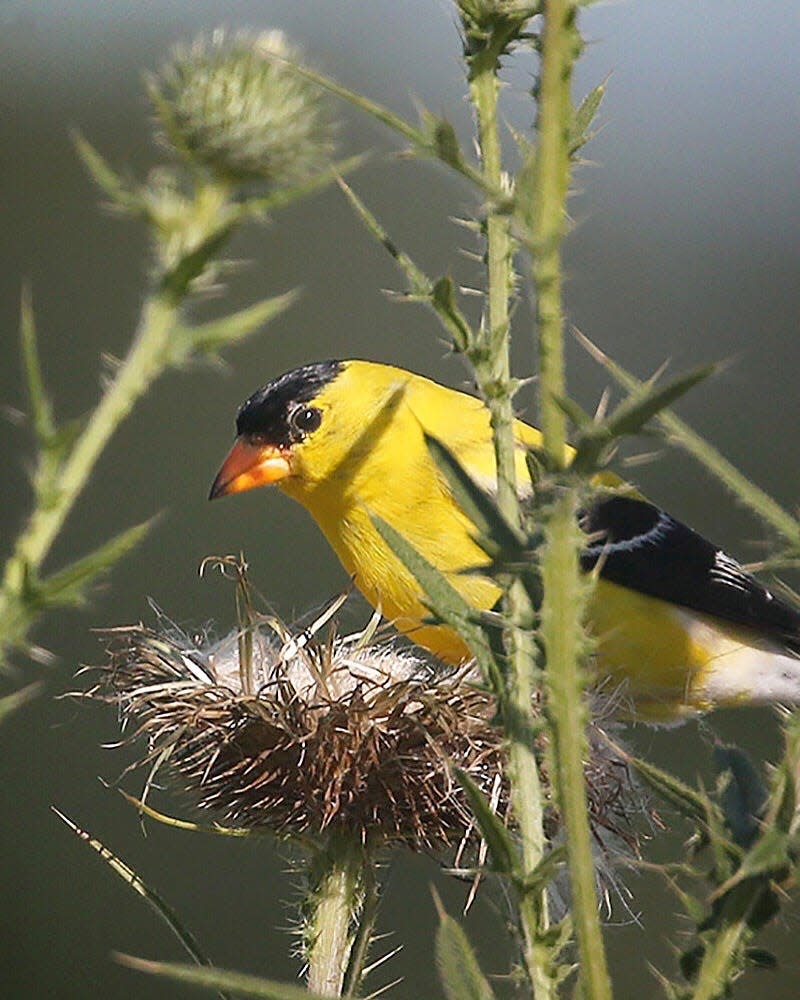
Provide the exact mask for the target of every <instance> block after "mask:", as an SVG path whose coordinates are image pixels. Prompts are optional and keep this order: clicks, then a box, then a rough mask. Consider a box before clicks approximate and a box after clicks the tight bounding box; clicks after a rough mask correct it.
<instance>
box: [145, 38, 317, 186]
mask: <svg viewBox="0 0 800 1000" xmlns="http://www.w3.org/2000/svg"><path fill="white" fill-rule="evenodd" d="M296 60H297V53H296V52H294V51H293V50H292V49H291V48H290V46H289V45H288V44H287V41H286V38H285V36H284V35H283V33H282V32H280V31H270V32H265V33H263V34H261V35H248V34H242V33H239V34H235V35H227V34H225V32H223V31H221V30H218V31H215V32H214V33H213V34H212V35H211V36H210V37H200V38H198V39H197V40H196V41H195V42H194V43H193V44H192V45H191V46H190V47H188V48H186V47H179V48H176V49H175V50H174V52H173V56H172V59H171V61H170V62H169V63H168V64H167V65H166V66H165V67H164V68H163V69H162V70H161V72H160V73H159V74H157V75H156V76H155V77H153V78H152V79H151V80H150V81H149V90H150V97H151V99H152V102H153V107H154V109H155V113H156V118H157V120H158V123H159V126H160V128H161V131H162V134H163V137H164V138H165V139H166V140H167V142H168V143H169V144H170V145H171V146H172V147H173V148H174V149H175V150H176V151H177V152H178V153H179V155H180V156H182V157H183V158H184V159H185V160H187V161H188V162H189V163H192V164H200V165H202V166H204V167H207V168H208V169H210V170H211V171H213V172H214V173H215V174H216V175H218V176H220V177H222V178H223V179H225V180H229V181H235V182H247V181H254V180H261V181H267V182H268V183H270V184H272V185H276V186H282V185H289V184H297V183H298V182H300V181H302V180H304V179H306V178H308V177H309V176H311V175H313V174H315V173H317V172H318V171H319V170H321V169H322V168H324V167H325V165H326V164H327V162H328V160H329V158H330V155H331V153H332V150H333V141H332V127H331V124H330V122H329V121H328V119H327V118H326V115H325V111H324V107H323V102H322V99H321V95H320V92H319V90H318V88H316V87H315V86H314V85H313V84H312V83H310V82H309V81H307V80H306V79H304V78H303V77H302V76H301V75H300V74H299V73H297V72H296V70H295V69H294V68H293V67H292V66H291V65H290V63H292V62H295V61H296Z"/></svg>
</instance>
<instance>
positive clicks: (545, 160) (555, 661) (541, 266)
mask: <svg viewBox="0 0 800 1000" xmlns="http://www.w3.org/2000/svg"><path fill="white" fill-rule="evenodd" d="M543 14H544V24H543V33H542V49H541V69H540V74H539V115H538V120H537V149H536V165H535V172H534V184H535V191H534V213H533V222H532V232H531V233H530V244H531V247H532V250H533V279H534V283H535V285H536V321H537V328H538V339H539V384H540V393H541V396H540V398H541V418H542V433H543V437H544V440H543V446H544V450H545V453H546V454H547V456H548V458H549V460H550V464H551V466H552V467H553V468H555V469H561V468H563V467H564V465H565V461H566V446H567V439H566V422H565V417H564V413H563V411H562V409H561V407H560V406H559V405H558V400H559V399H560V398H562V397H563V396H564V395H565V376H564V348H563V316H562V302H561V284H562V278H561V274H562V272H561V240H562V237H563V234H564V219H565V216H566V197H567V190H568V186H569V145H568V136H569V129H570V125H571V122H572V114H573V111H572V100H571V96H570V81H571V76H572V66H573V63H574V60H575V57H576V54H577V52H578V48H579V45H580V38H579V36H578V33H577V29H576V27H575V15H576V5H575V3H574V2H570V0H545V3H544V6H543ZM576 513H577V499H576V494H575V491H574V490H569V491H567V492H566V494H564V495H562V496H561V497H560V498H559V499H557V500H556V502H555V504H554V506H553V509H552V511H551V514H550V517H549V519H548V525H547V549H546V552H545V554H544V556H543V560H542V582H543V589H544V599H543V604H542V625H541V637H542V642H543V644H544V648H545V653H546V679H547V690H548V716H549V719H550V728H551V736H552V741H553V755H554V760H555V768H554V775H553V776H554V779H555V788H556V792H557V799H558V803H559V806H560V808H561V813H562V817H563V822H564V828H565V835H566V840H567V852H568V861H569V875H570V887H571V892H572V918H573V923H574V926H575V930H576V935H577V940H578V949H579V960H580V970H581V972H580V981H581V990H582V994H581V995H582V996H583V997H585V998H586V1000H590V998H591V1000H606V998H610V997H611V982H610V979H609V975H608V968H607V964H606V957H605V950H604V946H603V938H602V934H601V930H600V919H599V913H598V907H597V897H596V891H595V877H594V863H593V859H592V850H591V830H590V826H589V812H588V802H587V797H586V787H585V778H584V759H585V756H586V749H587V748H586V736H585V732H586V708H585V705H584V683H585V676H584V670H583V668H582V664H581V652H582V643H583V625H582V621H583V609H584V605H585V597H584V588H585V584H584V583H583V581H582V580H581V575H580V565H579V558H578V557H579V552H580V548H581V542H582V539H581V534H580V531H579V530H578V527H577V520H576Z"/></svg>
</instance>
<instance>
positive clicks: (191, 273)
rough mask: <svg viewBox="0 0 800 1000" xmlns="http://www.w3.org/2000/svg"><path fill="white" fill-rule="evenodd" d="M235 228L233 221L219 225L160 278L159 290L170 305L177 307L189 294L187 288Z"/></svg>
mask: <svg viewBox="0 0 800 1000" xmlns="http://www.w3.org/2000/svg"><path fill="white" fill-rule="evenodd" d="M234 228H235V221H231V222H228V223H226V224H225V225H221V226H220V227H219V228H218V229H215V230H214V231H213V232H212V233H211V234H210V235H209V236H207V237H206V238H205V239H204V240H203V241H202V242H201V243H199V244H198V246H196V247H195V248H194V250H191V251H189V252H188V253H185V254H184V255H183V256H182V257H180V258H179V259H178V261H177V263H176V264H174V266H172V267H171V268H170V269H169V270H167V271H165V272H164V274H163V275H162V276H161V281H160V283H159V290H160V292H161V294H162V295H164V296H166V297H167V298H168V300H169V301H170V303H171V304H172V305H174V306H177V305H179V304H180V303H181V301H182V300H183V299H184V298H185V296H186V295H187V293H188V292H189V286H190V285H191V283H192V282H193V281H194V280H195V279H196V278H199V277H200V275H201V274H202V273H203V272H204V271H205V269H206V267H207V265H208V262H209V261H210V260H211V258H212V257H213V256H214V254H215V253H216V252H217V251H218V250H220V249H221V248H222V246H224V244H225V243H226V242H227V240H228V238H229V237H230V235H231V233H232V232H233V230H234Z"/></svg>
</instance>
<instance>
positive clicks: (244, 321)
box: [176, 290, 299, 361]
mask: <svg viewBox="0 0 800 1000" xmlns="http://www.w3.org/2000/svg"><path fill="white" fill-rule="evenodd" d="M298 296H299V292H298V291H296V290H293V291H290V292H286V293H284V294H283V295H275V296H273V297H272V298H268V299H262V300H261V301H260V302H255V303H254V304H253V305H251V306H247V307H246V308H244V309H240V310H239V311H238V312H235V313H231V314H230V315H229V316H225V317H223V318H222V319H216V320H212V321H211V322H209V323H203V324H202V325H201V326H192V327H179V328H178V330H177V331H176V334H178V336H179V337H181V339H185V347H184V348H183V352H184V356H185V357H189V356H190V355H191V354H194V353H200V354H216V353H217V352H218V351H220V350H221V349H222V348H223V347H227V346H228V345H230V344H235V343H238V342H239V341H241V340H244V339H245V337H249V336H250V335H251V334H252V333H254V332H255V331H256V330H257V329H258V328H259V327H261V326H265V325H266V324H267V323H269V322H271V321H272V320H273V319H275V317H276V316H279V315H280V314H281V313H282V312H285V311H286V310H287V309H288V308H289V307H290V306H291V305H293V304H294V303H295V302H296V301H297V298H298ZM179 349H180V348H179ZM180 360H181V358H180V357H176V361H180Z"/></svg>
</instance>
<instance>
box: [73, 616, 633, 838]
mask: <svg viewBox="0 0 800 1000" xmlns="http://www.w3.org/2000/svg"><path fill="white" fill-rule="evenodd" d="M341 603H342V602H341V601H337V602H336V604H335V608H334V609H333V611H334V612H335V610H336V608H338V606H339V605H340V604H341ZM332 613H333V612H329V614H327V615H323V616H321V618H320V619H319V621H318V623H317V626H318V625H319V624H320V622H323V621H325V620H327V618H328V617H330V616H331V614H332ZM315 631H316V628H315V627H314V626H312V628H311V629H310V630H305V631H299V630H294V631H292V630H289V629H287V628H286V627H285V626H283V625H282V624H281V623H279V622H277V621H276V620H275V619H273V618H267V617H266V616H262V617H261V618H260V619H256V620H254V624H252V625H251V626H249V627H247V628H246V629H244V630H239V631H236V632H233V633H231V634H230V635H229V636H227V637H226V638H224V639H222V640H221V641H217V642H207V641H198V640H196V639H193V638H191V637H189V636H187V635H185V634H183V633H181V632H179V631H178V630H177V629H176V628H175V627H174V626H172V625H171V624H170V625H168V626H167V627H166V628H164V629H161V628H159V629H151V628H146V627H144V626H142V625H137V626H133V627H127V628H118V629H114V630H111V631H109V632H107V633H106V634H107V635H108V636H109V637H110V643H109V659H108V662H107V663H106V665H105V666H103V667H101V668H99V678H97V681H96V683H95V685H94V686H93V687H92V688H91V690H90V691H89V692H88V695H89V697H91V698H93V699H97V700H103V701H108V702H112V703H113V704H115V705H116V706H117V707H118V710H119V714H120V717H121V723H122V726H123V730H124V731H126V732H127V742H129V743H134V744H136V745H137V746H139V747H143V748H144V752H143V754H142V755H141V758H140V760H139V762H138V764H139V765H141V766H143V767H146V768H149V771H150V774H149V777H148V779H147V787H150V785H151V784H152V781H153V778H154V776H155V774H156V773H158V774H159V775H160V776H162V777H163V776H164V772H167V773H168V775H169V778H170V779H171V784H172V786H173V788H175V789H176V790H178V791H180V792H183V793H184V794H186V795H188V796H189V798H190V799H191V800H192V801H193V802H194V803H195V804H196V805H197V806H199V807H200V808H201V809H202V810H206V811H208V812H209V813H210V814H211V815H213V817H214V820H215V821H216V822H217V823H220V824H222V825H224V826H236V827H245V828H253V829H269V830H272V831H274V832H276V833H279V834H284V835H297V836H302V835H311V836H315V835H318V834H320V833H321V832H323V831H331V832H333V831H335V830H337V829H338V830H341V831H346V832H348V833H350V834H355V835H357V836H358V837H359V838H360V839H361V840H362V841H363V842H365V843H366V842H367V841H368V840H369V841H370V843H372V844H373V845H375V844H377V845H380V844H396V843H403V844H406V845H408V846H410V847H412V848H414V849H417V850H425V851H436V852H439V851H443V850H446V849H447V848H450V847H453V846H455V845H461V846H462V847H463V846H464V845H466V844H469V843H472V844H476V843H477V842H478V841H479V835H478V833H477V831H476V828H475V823H474V820H473V818H472V815H471V812H470V809H469V806H468V804H467V801H466V797H465V795H464V792H463V790H462V788H461V786H460V784H459V782H458V781H457V779H456V777H455V774H454V768H456V767H457V768H460V769H461V770H463V771H464V772H466V773H467V774H468V775H469V776H470V777H471V778H472V780H473V781H474V782H475V783H476V784H477V785H478V787H479V788H481V790H482V791H483V792H484V794H485V795H486V797H487V799H488V800H489V801H490V802H491V803H492V806H493V808H494V809H495V810H496V812H497V813H498V815H500V816H501V817H502V818H503V819H504V821H505V820H506V818H507V814H508V811H509V810H508V789H507V785H506V781H505V779H504V777H503V763H504V760H503V756H504V745H503V737H502V732H501V730H500V729H499V728H498V727H497V726H496V725H494V721H493V720H494V714H495V705H494V700H493V698H492V696H491V695H490V694H489V693H487V692H486V691H485V690H484V689H483V688H482V687H481V686H480V684H479V683H478V678H477V677H476V676H475V674H474V672H470V671H469V669H468V668H462V669H460V670H455V671H454V670H452V669H446V668H444V667H442V666H441V665H439V664H438V663H433V662H431V661H430V660H429V659H426V658H423V657H422V656H421V655H419V654H417V653H415V652H413V651H411V650H408V649H405V648H401V647H399V646H398V645H397V644H396V642H393V641H376V640H375V637H374V635H373V634H360V635H357V636H350V637H345V638H336V637H334V636H333V634H332V633H331V634H330V635H329V637H328V639H327V640H320V639H319V638H318V635H315V634H314V632H315ZM369 632H370V633H371V632H372V630H369ZM590 742H591V746H592V758H591V760H590V761H589V762H588V763H587V771H586V773H587V781H588V784H589V788H590V797H591V800H592V812H593V817H594V824H595V831H596V835H597V838H598V842H599V844H600V846H603V845H604V844H605V842H606V838H605V832H606V831H611V833H612V834H614V835H622V836H623V838H624V839H626V840H630V838H631V836H632V834H631V827H630V825H629V822H628V818H629V813H630V812H631V810H632V809H634V808H635V809H637V810H638V809H639V808H640V807H639V797H638V795H636V793H635V792H634V788H633V783H632V781H631V778H630V775H629V772H628V769H627V766H626V765H625V763H624V761H622V760H621V759H620V758H619V757H618V756H616V755H615V754H614V753H613V752H612V751H610V750H609V749H608V747H607V745H606V744H605V743H604V741H603V740H602V739H600V733H599V730H598V731H595V732H594V733H593V735H592V739H591V741H590ZM543 780H544V781H545V783H546V781H547V775H546V769H544V770H543ZM549 827H550V831H549V832H550V834H551V836H552V837H553V838H557V836H558V817H557V814H556V813H555V810H552V811H551V814H550V823H549Z"/></svg>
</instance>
